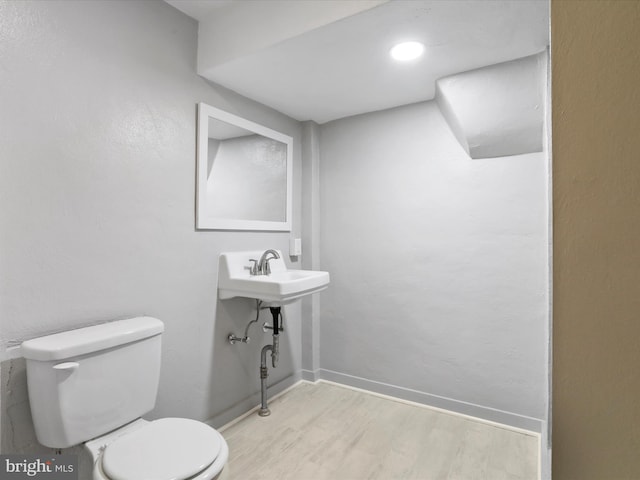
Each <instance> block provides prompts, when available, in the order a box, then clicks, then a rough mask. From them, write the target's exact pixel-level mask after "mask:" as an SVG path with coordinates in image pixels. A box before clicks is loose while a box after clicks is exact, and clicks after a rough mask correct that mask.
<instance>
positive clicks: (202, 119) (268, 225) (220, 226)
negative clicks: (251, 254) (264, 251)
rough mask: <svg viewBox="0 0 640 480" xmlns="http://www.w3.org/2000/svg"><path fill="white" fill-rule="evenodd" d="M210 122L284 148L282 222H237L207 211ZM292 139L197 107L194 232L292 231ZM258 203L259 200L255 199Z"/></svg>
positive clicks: (257, 125) (259, 126) (199, 105)
mask: <svg viewBox="0 0 640 480" xmlns="http://www.w3.org/2000/svg"><path fill="white" fill-rule="evenodd" d="M209 118H214V119H216V120H221V121H223V122H226V123H229V124H231V125H235V126H238V127H240V128H244V129H246V130H249V131H251V132H254V133H257V134H258V135H262V136H264V137H268V138H271V139H273V140H277V141H278V142H282V143H284V144H286V145H287V187H286V188H287V195H286V202H287V205H286V209H285V221H284V222H274V221H263V220H236V219H228V218H218V217H214V216H213V215H212V214H211V212H210V209H208V208H207V202H206V192H207V173H208V172H207V158H208V157H207V149H208V141H209ZM292 168H293V138H291V137H289V136H288V135H284V134H282V133H280V132H276V131H275V130H272V129H270V128H267V127H265V126H263V125H260V124H258V123H255V122H251V121H249V120H246V119H244V118H242V117H239V116H237V115H234V114H232V113H229V112H225V111H224V110H220V109H219V108H215V107H212V106H211V105H207V104H206V103H198V152H197V169H196V178H197V181H196V228H197V229H199V230H263V231H284V232H289V231H291V212H292V207H291V199H292V192H293V174H292ZM257 200H258V201H259V199H257Z"/></svg>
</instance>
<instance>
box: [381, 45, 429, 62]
mask: <svg viewBox="0 0 640 480" xmlns="http://www.w3.org/2000/svg"><path fill="white" fill-rule="evenodd" d="M423 52H424V45H423V44H422V43H420V42H403V43H399V44H397V45H396V46H395V47H393V48H392V49H391V51H390V52H389V53H390V54H391V57H393V59H394V60H398V61H399V62H408V61H409V60H415V59H416V58H418V57H419V56H420V55H422V54H423Z"/></svg>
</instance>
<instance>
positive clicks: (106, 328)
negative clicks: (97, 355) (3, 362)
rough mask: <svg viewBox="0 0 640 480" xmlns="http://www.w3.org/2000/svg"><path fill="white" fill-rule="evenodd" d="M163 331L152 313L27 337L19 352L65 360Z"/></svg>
mask: <svg viewBox="0 0 640 480" xmlns="http://www.w3.org/2000/svg"><path fill="white" fill-rule="evenodd" d="M163 331H164V324H163V323H162V322H161V321H160V320H158V319H157V318H153V317H135V318H128V319H126V320H116V321H114V322H109V323H103V324H100V325H93V326H91V327H84V328H78V329H76V330H69V331H66V332H61V333H55V334H53V335H47V336H46V337H39V338H33V339H31V340H27V341H26V342H23V343H22V346H21V349H22V356H23V357H24V358H26V359H28V360H39V361H43V362H47V361H52V360H54V361H55V360H64V359H66V358H71V357H77V356H80V355H86V354H87V353H92V352H97V351H100V350H104V349H107V348H111V347H117V346H118V345H124V344H127V343H131V342H135V341H137V340H142V339H145V338H149V337H153V336H155V335H159V334H161V333H162V332H163Z"/></svg>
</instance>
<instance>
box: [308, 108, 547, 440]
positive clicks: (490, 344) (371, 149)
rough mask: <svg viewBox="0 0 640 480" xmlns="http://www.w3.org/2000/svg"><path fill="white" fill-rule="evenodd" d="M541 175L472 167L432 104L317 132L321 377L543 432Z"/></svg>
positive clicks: (532, 158) (530, 169)
mask: <svg viewBox="0 0 640 480" xmlns="http://www.w3.org/2000/svg"><path fill="white" fill-rule="evenodd" d="M547 170H548V168H547V156H546V154H543V153H535V154H528V155H520V156H512V157H502V158H494V159H484V160H471V159H470V158H469V157H468V156H467V154H466V153H465V152H464V151H463V149H462V147H460V145H459V144H458V142H457V141H456V140H455V138H454V136H453V134H452V133H451V131H450V130H449V128H448V127H447V125H446V123H445V121H444V119H443V117H442V115H441V114H440V112H439V110H438V108H437V106H436V104H435V102H427V103H421V104H415V105H410V106H406V107H400V108H396V109H392V110H387V111H381V112H376V113H371V114H366V115H361V116H356V117H351V118H346V119H342V120H336V121H334V122H331V123H328V124H325V125H323V126H322V128H321V139H320V212H321V213H320V224H321V226H322V228H321V238H320V252H321V266H322V268H323V269H324V270H329V271H330V272H331V281H332V284H331V288H329V290H327V291H326V292H325V293H323V294H322V299H321V318H322V321H321V324H320V331H321V337H320V345H321V351H320V354H321V357H320V366H321V371H320V376H321V377H323V378H329V379H333V380H337V381H341V382H345V383H349V384H352V385H356V386H360V387H363V388H367V389H371V390H376V391H380V392H383V393H388V394H392V395H396V396H399V397H403V398H407V399H411V400H416V401H421V402H425V403H429V404H432V405H436V406H440V407H444V408H449V409H452V410H455V411H459V412H462V413H469V414H472V415H477V416H480V417H484V418H487V419H493V420H497V421H501V422H505V423H509V424H512V425H516V426H521V427H526V428H531V429H536V430H539V429H540V428H541V422H540V421H539V419H544V418H545V416H546V412H545V399H546V396H547V384H546V379H547V366H546V353H547V352H546V350H547V330H548V327H547V319H548V281H547V276H548V266H547V265H548V254H547V248H548V227H547V205H548V201H547V184H548V182H547ZM536 419H538V420H536Z"/></svg>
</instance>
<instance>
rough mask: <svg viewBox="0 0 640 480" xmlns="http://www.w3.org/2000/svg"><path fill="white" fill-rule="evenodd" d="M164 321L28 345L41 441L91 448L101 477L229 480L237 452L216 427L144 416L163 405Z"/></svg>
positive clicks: (113, 325) (140, 320)
mask: <svg viewBox="0 0 640 480" xmlns="http://www.w3.org/2000/svg"><path fill="white" fill-rule="evenodd" d="M163 331H164V324H163V323H162V322H161V321H160V320H158V319H155V318H151V317H136V318H130V319H127V320H118V321H115V322H110V323H106V324H101V325H95V326H92V327H86V328H80V329H77V330H70V331H67V332H62V333H57V334H54V335H48V336H45V337H40V338H34V339H32V340H28V341H26V342H24V343H23V344H22V355H23V356H24V358H25V359H26V363H27V387H28V392H29V404H30V406H31V413H32V417H33V424H34V427H35V431H36V437H37V438H38V441H39V442H40V443H41V444H42V445H45V446H47V447H52V448H57V449H60V448H66V447H70V446H73V445H79V444H84V446H85V448H86V449H87V451H88V452H89V453H90V454H91V457H92V460H93V465H94V468H93V479H94V480H144V479H152V480H212V479H216V480H222V479H223V477H224V476H227V470H226V469H225V464H226V463H227V459H228V457H229V449H228V446H227V443H226V442H225V440H224V438H223V437H222V435H220V433H219V432H217V431H216V430H215V429H214V428H212V427H210V426H209V425H207V424H205V423H203V422H199V421H196V420H191V419H186V418H162V419H158V420H153V421H147V420H143V419H142V418H141V417H142V415H144V414H145V413H148V412H150V411H151V410H152V409H153V408H154V406H155V397H156V393H157V390H158V383H159V379H160V351H161V349H160V346H161V342H160V338H161V335H162V332H163Z"/></svg>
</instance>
